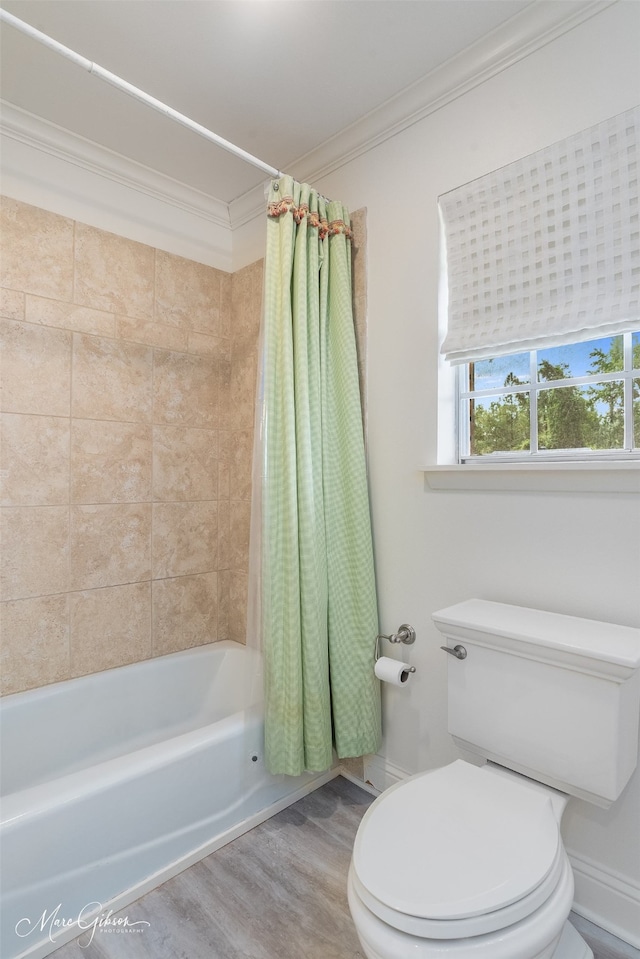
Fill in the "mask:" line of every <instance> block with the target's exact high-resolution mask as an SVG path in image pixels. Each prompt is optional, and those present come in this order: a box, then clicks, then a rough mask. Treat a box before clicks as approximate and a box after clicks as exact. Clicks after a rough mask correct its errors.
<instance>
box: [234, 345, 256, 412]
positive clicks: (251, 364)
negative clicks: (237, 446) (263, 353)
mask: <svg viewBox="0 0 640 959" xmlns="http://www.w3.org/2000/svg"><path fill="white" fill-rule="evenodd" d="M256 376H257V361H256V356H255V354H254V353H253V352H251V353H246V354H241V355H240V356H237V357H236V356H235V354H234V356H233V359H232V361H231V379H230V383H229V393H228V396H229V417H228V424H227V428H228V429H232V430H246V429H251V428H252V427H253V420H254V416H255V388H256Z"/></svg>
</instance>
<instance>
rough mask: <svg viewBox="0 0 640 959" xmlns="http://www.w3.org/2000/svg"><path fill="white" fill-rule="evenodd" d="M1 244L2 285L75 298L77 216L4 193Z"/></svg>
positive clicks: (0, 205) (0, 206)
mask: <svg viewBox="0 0 640 959" xmlns="http://www.w3.org/2000/svg"><path fill="white" fill-rule="evenodd" d="M0 244H1V255H0V286H5V287H8V288H9V289H12V290H22V291H23V292H25V293H36V294H38V295H40V296H51V297H55V299H58V300H69V301H70V300H71V299H72V295H73V220H68V219H67V218H66V217H63V216H58V215H57V213H49V212H48V211H47V210H41V209H39V208H38V207H35V206H29V205H27V204H26V203H20V201H18V200H11V199H9V198H8V197H0Z"/></svg>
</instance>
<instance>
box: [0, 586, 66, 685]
mask: <svg viewBox="0 0 640 959" xmlns="http://www.w3.org/2000/svg"><path fill="white" fill-rule="evenodd" d="M0 633H2V645H1V647H0V656H1V663H2V670H1V671H0V673H1V676H2V681H1V685H0V692H1V693H2V695H3V696H4V695H7V694H8V693H16V692H20V691H21V690H23V689H32V688H33V687H35V686H45V685H46V684H47V683H57V682H59V681H60V680H63V679H67V678H68V676H69V601H68V597H67V595H66V594H64V595H58V596H39V597H37V598H35V599H21V600H18V601H17V602H11V603H0Z"/></svg>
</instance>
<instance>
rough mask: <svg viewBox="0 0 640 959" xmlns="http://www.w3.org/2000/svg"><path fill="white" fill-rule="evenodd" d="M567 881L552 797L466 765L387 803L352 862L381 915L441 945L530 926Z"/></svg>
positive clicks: (438, 773)
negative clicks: (535, 914) (528, 919)
mask: <svg viewBox="0 0 640 959" xmlns="http://www.w3.org/2000/svg"><path fill="white" fill-rule="evenodd" d="M567 872H569V873H570V866H569V863H568V859H567V856H566V853H565V851H564V848H563V846H562V842H561V840H560V834H559V824H558V817H557V815H556V812H555V809H554V805H553V803H552V799H551V791H550V790H546V789H544V788H543V789H541V788H540V786H539V784H537V783H536V784H534V783H529V782H528V781H527V780H522V779H520V778H516V777H513V778H512V777H511V776H508V777H504V776H501V775H495V774H492V772H491V771H490V770H488V769H487V767H481V768H480V767H477V766H474V765H471V764H470V763H467V762H464V761H462V760H457V761H456V762H454V763H452V764H451V765H449V766H445V767H442V768H441V769H436V770H432V771H430V772H427V773H420V774H419V775H417V776H414V777H412V778H411V779H409V780H405V781H404V782H402V783H399V784H398V785H397V786H394V787H392V788H391V789H389V790H387V792H385V793H384V794H383V795H382V796H381V797H379V799H377V800H376V802H375V803H374V804H373V805H372V806H371V807H370V809H369V810H368V812H367V813H366V815H365V817H364V818H363V820H362V823H361V825H360V828H359V830H358V835H357V837H356V843H355V846H354V853H353V862H352V881H353V885H354V888H355V890H356V892H357V894H358V896H359V897H360V899H361V900H362V902H363V903H364V904H365V905H366V907H367V908H368V909H370V910H371V912H372V913H374V915H377V916H378V917H379V918H380V919H382V920H383V922H386V923H387V924H388V925H391V926H393V927H394V928H396V929H399V930H401V931H403V932H407V933H409V934H412V935H415V936H419V937H421V938H433V939H452V938H466V937H469V936H477V935H482V934H485V933H489V932H493V931H495V930H497V929H504V928H506V927H507V926H509V925H511V924H512V923H515V922H518V921H520V920H521V919H523V918H526V917H527V916H529V915H531V913H533V912H534V911H535V910H536V909H538V908H539V907H540V906H541V905H542V904H543V903H544V902H546V900H547V899H548V898H549V897H550V896H551V895H552V894H553V892H554V890H555V889H556V888H557V887H558V884H559V883H560V882H561V880H562V879H563V877H565V876H566V874H567Z"/></svg>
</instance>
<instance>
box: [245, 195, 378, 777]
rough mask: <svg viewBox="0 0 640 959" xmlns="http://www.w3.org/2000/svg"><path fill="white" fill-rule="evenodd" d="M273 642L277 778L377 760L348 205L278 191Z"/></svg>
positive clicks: (267, 444)
mask: <svg viewBox="0 0 640 959" xmlns="http://www.w3.org/2000/svg"><path fill="white" fill-rule="evenodd" d="M262 361H263V368H262V393H263V439H262V443H263V462H262V484H263V486H262V506H261V508H262V573H261V576H262V591H261V604H262V642H263V653H264V666H265V752H266V761H267V766H268V767H269V769H270V770H271V772H273V773H287V774H289V775H299V774H300V773H301V772H303V771H304V770H305V769H306V770H323V769H327V768H329V767H330V766H331V764H332V761H333V755H332V744H335V748H336V751H337V754H338V756H339V757H340V758H344V757H347V756H361V755H363V754H364V753H371V752H375V751H376V749H377V748H378V746H379V742H380V691H379V684H378V681H377V680H376V678H375V676H374V672H373V667H374V656H375V639H376V634H377V632H378V616H377V601H376V592H375V580H374V571H373V550H372V542H371V526H370V518H369V499H368V491H367V480H366V473H365V459H364V441H363V434H362V413H361V407H360V393H359V385H358V369H357V359H356V345H355V333H354V328H353V316H352V296H351V233H350V229H349V216H348V212H347V211H346V209H345V208H344V207H343V206H342V204H340V203H337V202H334V201H327V200H325V199H324V198H323V197H321V196H319V195H318V194H317V193H316V192H315V191H314V190H312V189H311V188H310V187H309V186H308V185H307V184H300V183H297V182H296V181H294V180H293V179H292V178H291V177H282V178H281V179H280V180H279V181H276V182H274V183H272V185H271V190H270V195H269V205H268V216H267V250H266V259H265V281H264V327H263V357H262Z"/></svg>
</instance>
